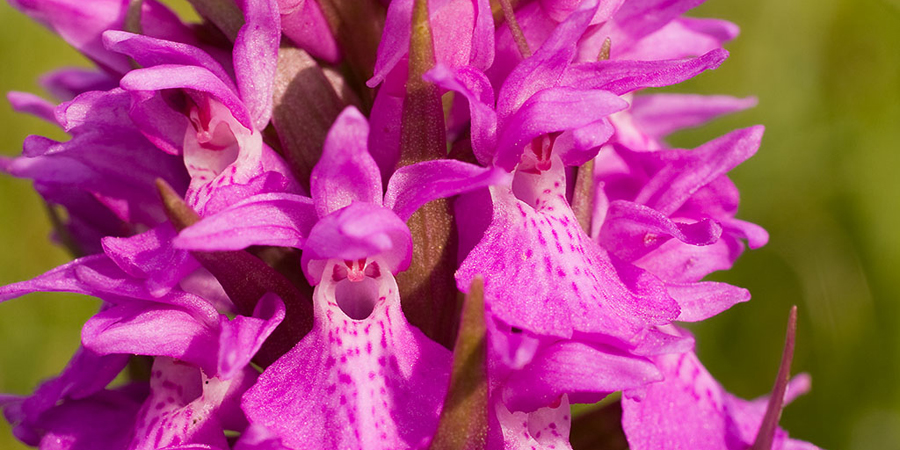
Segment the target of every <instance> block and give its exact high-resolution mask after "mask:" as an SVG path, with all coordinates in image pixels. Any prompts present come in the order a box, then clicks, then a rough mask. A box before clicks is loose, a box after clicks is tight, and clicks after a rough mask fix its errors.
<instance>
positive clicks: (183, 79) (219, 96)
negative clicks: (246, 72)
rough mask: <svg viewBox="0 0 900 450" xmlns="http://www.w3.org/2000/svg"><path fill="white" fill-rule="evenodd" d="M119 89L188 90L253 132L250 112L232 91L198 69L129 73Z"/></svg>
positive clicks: (163, 68)
mask: <svg viewBox="0 0 900 450" xmlns="http://www.w3.org/2000/svg"><path fill="white" fill-rule="evenodd" d="M120 85H121V86H122V88H123V89H125V90H127V91H158V90H162V89H191V90H194V91H197V92H203V93H207V94H209V95H211V96H212V97H213V98H215V99H216V100H218V101H220V102H221V103H222V104H223V105H225V107H226V108H228V110H229V111H231V114H232V115H233V116H234V118H235V119H237V120H238V122H240V123H241V125H243V126H245V127H247V129H250V130H252V129H254V127H253V120H252V119H251V116H250V112H249V111H248V110H247V108H246V106H244V103H243V102H242V101H241V99H239V98H238V97H237V95H236V94H235V93H234V91H232V90H231V88H230V87H228V85H227V84H225V83H224V82H223V81H222V80H220V79H219V77H217V76H216V75H215V74H213V73H212V72H210V71H209V70H207V69H205V68H203V67H198V66H183V65H169V64H163V65H159V66H154V67H149V68H145V69H136V70H132V71H131V72H128V73H127V74H126V75H125V76H124V77H122V81H121V82H120Z"/></svg>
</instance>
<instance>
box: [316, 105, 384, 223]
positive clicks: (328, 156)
mask: <svg viewBox="0 0 900 450" xmlns="http://www.w3.org/2000/svg"><path fill="white" fill-rule="evenodd" d="M368 136H369V123H368V122H367V121H366V118H365V117H364V116H363V115H362V114H361V113H360V112H359V110H357V109H356V108H354V107H348V108H347V109H345V110H344V111H343V112H342V113H341V115H339V116H338V118H337V119H336V120H335V122H334V125H332V126H331V130H329V131H328V136H327V137H326V138H325V147H324V148H323V149H322V157H321V159H319V162H318V163H317V164H316V167H314V168H313V171H312V175H311V177H310V184H311V186H310V191H311V192H312V198H313V201H314V202H315V205H316V212H318V214H319V217H325V216H327V215H328V214H330V213H331V212H333V211H337V210H339V209H341V208H343V207H345V206H347V205H349V204H350V203H352V202H354V201H357V202H366V203H373V204H375V205H379V206H380V205H381V202H382V190H381V173H380V172H379V170H378V165H377V164H376V163H375V160H374V159H372V156H371V155H369V151H368V149H367V147H366V141H367V140H368Z"/></svg>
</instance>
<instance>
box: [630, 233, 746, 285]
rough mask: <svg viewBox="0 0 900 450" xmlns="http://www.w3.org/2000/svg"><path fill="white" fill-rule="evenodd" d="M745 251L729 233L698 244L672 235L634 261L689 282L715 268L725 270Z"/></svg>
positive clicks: (672, 279)
mask: <svg viewBox="0 0 900 450" xmlns="http://www.w3.org/2000/svg"><path fill="white" fill-rule="evenodd" d="M743 251H744V246H743V244H741V242H740V241H739V240H737V239H735V238H734V237H732V236H730V235H725V236H722V238H721V239H719V241H718V242H716V243H715V244H711V245H705V246H703V247H698V246H696V245H690V244H685V243H683V242H681V241H678V240H675V239H672V240H669V241H667V242H665V243H663V244H662V245H660V246H659V247H658V248H656V250H653V251H652V252H650V253H648V254H646V255H644V256H643V257H642V258H640V259H638V260H636V261H634V264H635V265H636V266H638V267H641V268H643V269H645V270H647V271H649V272H650V273H652V274H654V275H656V276H658V277H660V278H661V279H663V280H666V281H669V282H680V283H690V282H694V281H698V280H700V279H701V278H703V277H705V276H706V275H709V274H710V273H712V272H715V271H718V270H728V269H730V268H731V266H732V265H733V264H734V261H735V260H736V259H737V257H738V256H740V255H741V253H742V252H743Z"/></svg>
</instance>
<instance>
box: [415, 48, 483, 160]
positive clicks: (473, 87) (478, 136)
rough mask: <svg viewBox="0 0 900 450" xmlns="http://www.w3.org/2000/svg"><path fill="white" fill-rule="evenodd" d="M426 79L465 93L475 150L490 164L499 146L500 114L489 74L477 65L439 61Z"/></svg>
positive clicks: (480, 158)
mask: <svg viewBox="0 0 900 450" xmlns="http://www.w3.org/2000/svg"><path fill="white" fill-rule="evenodd" d="M424 78H425V80H426V81H431V82H432V83H435V84H437V85H438V86H440V87H442V88H444V89H447V90H450V91H454V92H458V93H460V94H462V95H463V96H464V97H465V98H466V100H468V101H469V115H470V117H471V121H472V131H471V133H472V149H473V151H474V152H475V158H477V159H478V162H479V163H481V164H482V165H485V166H487V165H490V163H491V161H492V159H493V156H494V153H495V152H496V149H495V147H496V145H497V144H496V141H497V113H496V112H495V111H494V90H493V88H492V87H491V83H490V81H488V79H487V76H485V75H484V73H483V72H481V71H480V70H478V69H475V68H473V67H468V66H466V67H460V68H458V69H455V70H454V69H451V68H449V67H447V66H444V65H440V64H438V65H435V67H434V68H433V69H431V70H429V71H428V72H427V73H426V74H425V77H424Z"/></svg>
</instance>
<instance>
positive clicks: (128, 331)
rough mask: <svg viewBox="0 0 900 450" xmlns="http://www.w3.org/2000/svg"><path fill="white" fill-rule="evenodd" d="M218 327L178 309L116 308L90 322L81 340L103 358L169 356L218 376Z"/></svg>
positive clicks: (144, 305) (139, 305)
mask: <svg viewBox="0 0 900 450" xmlns="http://www.w3.org/2000/svg"><path fill="white" fill-rule="evenodd" d="M216 328H217V327H216ZM216 328H213V327H211V326H210V325H208V324H203V323H202V322H201V321H198V320H197V319H196V318H194V317H193V316H192V315H191V314H189V313H188V312H186V311H184V310H182V309H179V308H172V307H167V306H164V305H154V304H152V303H149V302H147V303H135V304H125V305H117V306H113V307H111V308H109V309H107V310H105V311H102V312H100V313H97V314H96V315H95V316H94V317H92V318H90V319H88V321H87V322H86V323H85V324H84V329H82V332H81V340H82V342H83V343H84V346H85V347H87V348H89V349H91V350H92V351H94V352H97V353H99V354H101V355H108V354H114V353H126V354H136V355H151V356H169V357H172V358H176V359H180V360H183V361H187V362H191V363H193V364H196V365H198V366H200V367H202V368H203V370H204V371H205V372H206V373H215V371H216V366H217V362H216V359H217V355H216V353H215V352H211V351H210V350H211V349H215V348H216V347H217V346H218V340H217V336H216V334H217V332H218V330H217V329H216Z"/></svg>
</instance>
